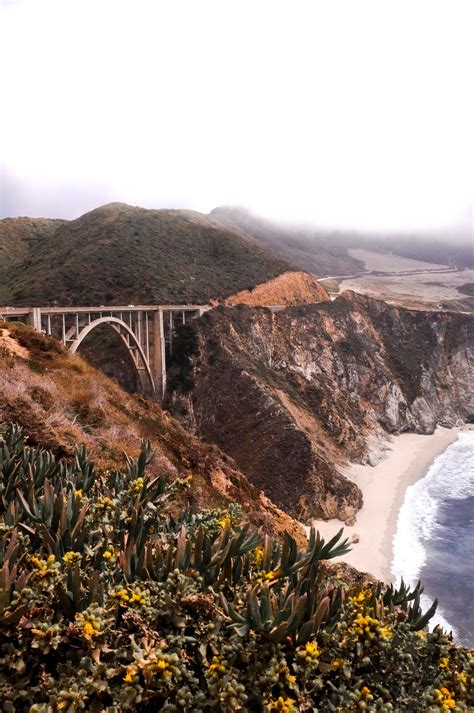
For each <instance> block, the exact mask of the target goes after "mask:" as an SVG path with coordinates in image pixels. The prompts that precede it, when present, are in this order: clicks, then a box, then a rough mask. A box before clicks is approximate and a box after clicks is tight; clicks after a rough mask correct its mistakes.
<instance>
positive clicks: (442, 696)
mask: <svg viewBox="0 0 474 713" xmlns="http://www.w3.org/2000/svg"><path fill="white" fill-rule="evenodd" d="M453 696H454V694H453V693H452V692H451V691H450V690H449V688H446V687H445V686H443V687H442V688H437V689H436V690H435V697H436V702H437V703H438V704H439V705H440V706H441V710H443V711H447V710H450V709H452V708H456V701H455V700H454V698H453Z"/></svg>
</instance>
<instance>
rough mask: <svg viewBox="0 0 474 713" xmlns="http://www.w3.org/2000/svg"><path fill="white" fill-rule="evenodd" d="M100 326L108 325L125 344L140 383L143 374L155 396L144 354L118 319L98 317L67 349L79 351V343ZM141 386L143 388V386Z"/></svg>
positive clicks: (151, 375)
mask: <svg viewBox="0 0 474 713" xmlns="http://www.w3.org/2000/svg"><path fill="white" fill-rule="evenodd" d="M101 324H108V325H109V326H110V327H111V328H112V329H114V330H115V331H116V332H117V334H118V335H119V336H120V338H121V339H122V341H123V343H124V344H125V346H126V348H127V350H128V352H129V354H130V356H131V357H132V361H133V363H134V364H135V368H136V370H137V372H138V376H139V378H140V380H141V381H142V374H143V372H145V374H146V380H147V382H148V386H149V388H150V389H151V393H152V395H153V396H156V387H155V381H154V379H153V374H152V371H151V368H150V364H149V362H148V359H147V357H146V355H145V352H144V351H143V349H142V347H141V345H140V343H139V341H138V339H137V337H136V336H135V334H134V333H133V331H132V330H131V329H130V327H129V326H128V324H126V323H125V322H124V321H123V320H121V319H119V318H118V317H112V316H108V317H99V318H98V319H95V320H93V321H92V322H90V323H89V324H87V325H86V326H85V327H83V328H82V329H81V330H80V332H79V334H78V335H77V337H76V339H75V340H74V341H73V343H72V344H71V346H70V347H69V349H70V351H72V352H76V351H77V350H78V349H79V347H80V345H81V343H82V342H83V341H84V339H85V338H86V337H87V335H88V334H90V332H92V331H93V330H94V329H95V328H96V327H98V326H99V325H101ZM140 364H141V366H140ZM142 385H143V386H145V384H142Z"/></svg>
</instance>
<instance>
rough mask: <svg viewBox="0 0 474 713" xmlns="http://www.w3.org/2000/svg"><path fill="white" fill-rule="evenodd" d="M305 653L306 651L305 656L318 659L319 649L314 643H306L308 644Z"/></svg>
mask: <svg viewBox="0 0 474 713" xmlns="http://www.w3.org/2000/svg"><path fill="white" fill-rule="evenodd" d="M305 651H306V655H307V656H310V657H311V658H313V659H316V658H318V656H319V653H320V652H319V649H318V645H317V644H316V642H314V641H308V643H307V644H306V646H305Z"/></svg>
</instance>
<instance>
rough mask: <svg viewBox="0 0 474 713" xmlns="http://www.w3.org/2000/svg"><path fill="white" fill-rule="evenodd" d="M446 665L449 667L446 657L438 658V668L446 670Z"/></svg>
mask: <svg viewBox="0 0 474 713" xmlns="http://www.w3.org/2000/svg"><path fill="white" fill-rule="evenodd" d="M448 665H449V659H448V657H447V656H442V657H441V658H440V660H439V664H438V666H439V667H440V668H448Z"/></svg>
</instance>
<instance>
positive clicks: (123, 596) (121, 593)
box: [112, 589, 130, 602]
mask: <svg viewBox="0 0 474 713" xmlns="http://www.w3.org/2000/svg"><path fill="white" fill-rule="evenodd" d="M112 597H113V598H114V599H120V600H121V601H122V602H128V601H129V599H130V597H129V596H128V592H127V590H126V589H119V590H118V591H117V592H114V593H113V594H112Z"/></svg>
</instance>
